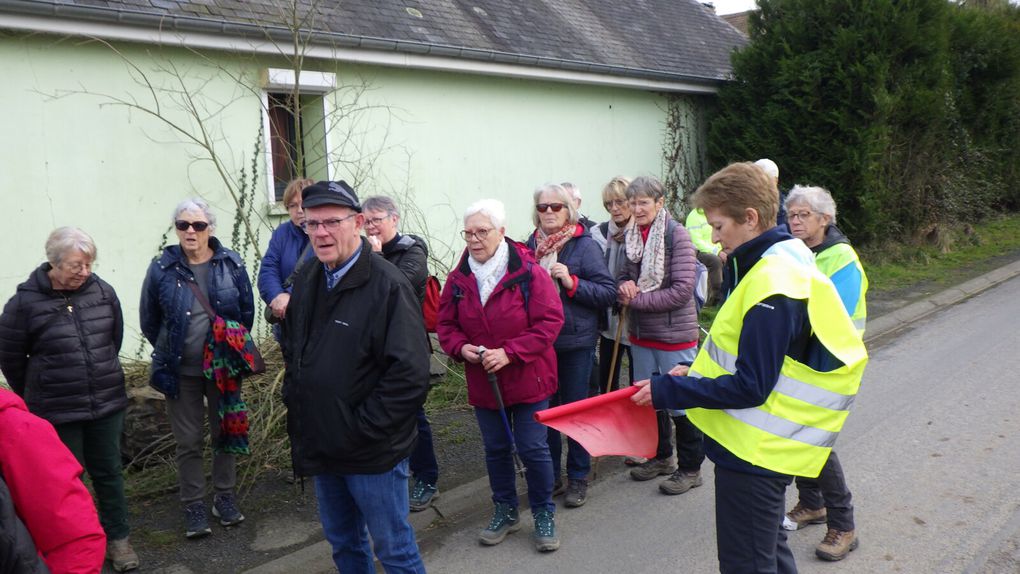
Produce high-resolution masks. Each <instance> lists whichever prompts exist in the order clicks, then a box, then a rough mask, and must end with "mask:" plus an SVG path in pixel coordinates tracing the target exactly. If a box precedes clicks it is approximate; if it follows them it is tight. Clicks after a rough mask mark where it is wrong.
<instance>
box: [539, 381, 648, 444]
mask: <svg viewBox="0 0 1020 574" xmlns="http://www.w3.org/2000/svg"><path fill="white" fill-rule="evenodd" d="M637 391H638V388H637V387H627V388H625V389H620V390H618V391H613V392H611V393H608V394H605V395H599V396H597V397H592V398H590V399H584V400H582V401H577V402H574V403H570V404H566V405H560V406H558V407H553V408H551V409H546V410H544V411H539V412H537V413H535V420H537V421H538V422H540V423H542V424H544V425H546V426H549V427H552V428H554V429H556V430H558V431H560V432H562V433H563V434H565V435H567V436H569V437H570V438H572V439H574V440H576V441H577V442H579V443H580V444H581V446H583V447H584V449H585V450H587V451H588V453H589V454H591V455H592V456H604V455H607V454H615V455H621V456H635V457H642V458H653V457H654V456H655V447H656V444H657V443H658V440H659V432H658V429H657V427H656V423H655V409H653V408H652V407H650V406H648V407H639V406H637V405H635V404H634V402H633V401H631V400H630V397H631V396H632V395H633V394H634V393H636V392H637Z"/></svg>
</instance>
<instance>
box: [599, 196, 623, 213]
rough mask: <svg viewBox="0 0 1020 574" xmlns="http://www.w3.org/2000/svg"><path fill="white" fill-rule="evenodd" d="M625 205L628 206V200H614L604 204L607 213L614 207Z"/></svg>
mask: <svg viewBox="0 0 1020 574" xmlns="http://www.w3.org/2000/svg"><path fill="white" fill-rule="evenodd" d="M624 205H627V200H626V199H612V200H609V201H605V202H603V203H602V206H603V207H605V208H606V210H607V211H608V210H610V209H612V208H614V207H623V206H624Z"/></svg>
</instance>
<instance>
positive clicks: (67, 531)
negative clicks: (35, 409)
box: [0, 389, 106, 574]
mask: <svg viewBox="0 0 1020 574" xmlns="http://www.w3.org/2000/svg"><path fill="white" fill-rule="evenodd" d="M81 472H82V468H81V465H79V464H78V462H77V461H76V460H75V458H74V455H72V454H71V451H69V450H67V447H66V446H64V443H62V442H60V437H58V436H57V433H56V431H55V430H53V426H52V425H50V423H48V422H46V421H45V420H43V419H41V418H39V417H37V416H35V415H33V414H31V413H29V412H28V409H27V408H26V407H25V402H24V401H22V400H21V398H20V397H18V396H17V395H15V394H14V393H12V392H10V391H8V390H5V389H0V473H2V474H3V477H4V481H5V482H6V483H7V487H8V489H9V490H10V492H11V497H12V498H13V500H14V507H15V509H16V510H17V512H18V516H19V517H20V518H21V521H22V522H23V523H24V524H25V527H26V528H27V529H28V532H29V533H30V534H31V535H32V540H33V541H34V542H35V547H36V548H37V549H38V551H39V555H40V556H42V559H43V561H44V562H45V563H46V566H48V567H49V569H50V571H51V572H52V573H53V574H63V573H75V574H77V573H83V574H84V573H98V572H99V571H100V570H101V569H102V567H103V560H104V559H105V555H106V535H105V534H104V533H103V528H102V527H101V526H100V525H99V517H98V516H97V515H96V507H95V504H93V502H92V496H91V495H89V492H88V490H86V489H85V485H84V484H82V482H81V479H80V478H79V477H80V476H81Z"/></svg>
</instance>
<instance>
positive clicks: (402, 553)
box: [315, 459, 425, 574]
mask: <svg viewBox="0 0 1020 574" xmlns="http://www.w3.org/2000/svg"><path fill="white" fill-rule="evenodd" d="M407 477H408V473H407V460H406V459H405V460H402V461H400V462H399V463H397V466H395V467H393V470H390V471H387V472H384V473H382V474H345V475H334V474H320V475H318V476H316V477H315V494H316V497H317V498H318V499H319V518H320V519H321V520H322V530H323V532H325V534H326V540H329V543H330V544H331V545H332V546H333V562H334V563H335V564H336V567H337V569H338V570H340V572H343V573H344V574H348V573H353V574H374V573H375V564H373V562H372V550H373V549H374V550H375V555H376V556H377V557H378V558H379V562H380V563H381V564H382V566H383V568H384V569H385V570H386V572H388V573H392V572H400V573H405V572H411V573H415V574H417V573H422V574H424V572H425V565H424V564H423V563H422V561H421V556H420V555H419V554H418V544H417V542H415V539H414V529H413V528H411V525H410V523H408V521H407V513H408V510H407V504H408V501H407ZM369 533H371V534H372V548H370V547H369V544H368V535H369Z"/></svg>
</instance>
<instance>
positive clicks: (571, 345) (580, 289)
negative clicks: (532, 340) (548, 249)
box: [527, 224, 616, 351]
mask: <svg viewBox="0 0 1020 574" xmlns="http://www.w3.org/2000/svg"><path fill="white" fill-rule="evenodd" d="M578 230H579V233H578V234H576V235H575V236H574V237H573V238H571V240H570V241H568V242H567V244H566V245H564V246H563V249H561V250H560V253H559V255H558V256H557V258H556V260H557V261H558V262H559V263H562V264H564V265H566V266H567V269H569V270H570V274H571V275H573V276H574V278H575V281H576V283H575V285H574V290H573V291H572V292H568V291H567V290H566V289H563V288H562V287H563V285H562V284H560V301H562V302H563V328H562V329H560V334H559V336H558V337H556V342H555V343H554V344H553V347H554V348H555V349H556V350H557V351H559V350H567V349H584V348H587V347H593V346H594V345H595V341H596V340H597V339H598V336H599V317H600V316H601V315H602V314H603V313H605V311H606V308H608V307H609V306H610V305H612V304H613V303H614V302H616V281H614V280H613V276H612V275H610V274H609V268H608V267H606V262H605V259H603V256H602V248H601V247H599V244H598V243H595V240H594V239H592V237H591V233H589V232H588V230H587V229H585V228H584V226H583V225H580V224H579V225H578ZM527 245H528V249H531V251H532V252H534V251H535V247H536V243H535V233H532V234H531V237H529V238H528V243H527ZM556 283H557V284H559V282H558V281H556Z"/></svg>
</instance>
